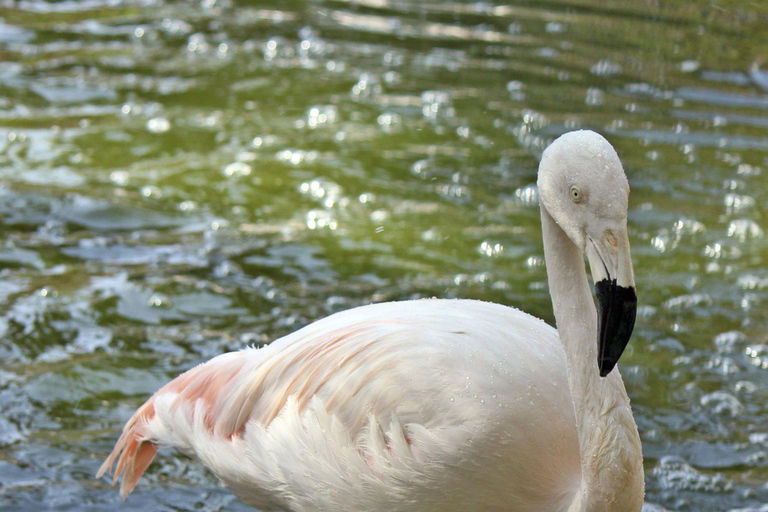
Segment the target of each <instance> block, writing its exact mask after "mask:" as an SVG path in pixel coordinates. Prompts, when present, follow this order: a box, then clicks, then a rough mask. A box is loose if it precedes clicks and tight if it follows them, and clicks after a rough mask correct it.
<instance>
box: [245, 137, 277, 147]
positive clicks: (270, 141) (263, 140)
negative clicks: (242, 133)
mask: <svg viewBox="0 0 768 512" xmlns="http://www.w3.org/2000/svg"><path fill="white" fill-rule="evenodd" d="M276 142H277V137H275V136H274V135H260V136H258V137H254V138H253V140H252V141H251V146H253V147H254V148H256V149H261V148H265V147H268V146H273V145H274V144H275V143H276Z"/></svg>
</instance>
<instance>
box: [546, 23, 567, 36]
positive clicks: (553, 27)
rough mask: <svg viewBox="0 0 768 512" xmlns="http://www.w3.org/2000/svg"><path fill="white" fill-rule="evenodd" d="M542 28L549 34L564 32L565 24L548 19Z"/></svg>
mask: <svg viewBox="0 0 768 512" xmlns="http://www.w3.org/2000/svg"><path fill="white" fill-rule="evenodd" d="M544 30H545V31H547V32H549V33H550V34H559V33H561V32H565V25H563V24H562V23H558V22H557V21H550V22H549V23H547V24H546V25H544Z"/></svg>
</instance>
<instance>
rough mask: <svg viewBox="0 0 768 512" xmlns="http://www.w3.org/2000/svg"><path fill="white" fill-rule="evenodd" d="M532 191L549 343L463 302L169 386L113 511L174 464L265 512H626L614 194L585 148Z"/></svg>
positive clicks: (620, 259) (343, 330)
mask: <svg viewBox="0 0 768 512" xmlns="http://www.w3.org/2000/svg"><path fill="white" fill-rule="evenodd" d="M538 190H539V198H540V208H541V221H542V230H543V240H544V255H545V258H546V264H547V273H548V281H549V289H550V293H551V297H552V303H553V309H554V315H555V319H556V322H557V330H555V329H554V328H552V327H550V326H549V325H547V324H546V323H545V322H543V321H542V320H539V319H537V318H535V317H532V316H530V315H528V314H526V313H523V312H522V311H519V310H517V309H514V308H511V307H507V306H502V305H499V304H493V303H488V302H480V301H474V300H440V299H425V300H414V301H404V302H390V303H383V304H373V305H368V306H363V307H358V308H355V309H351V310H348V311H344V312H340V313H336V314H334V315H331V316H329V317H327V318H325V319H322V320H319V321H317V322H315V323H313V324H310V325H308V326H307V327H304V328H302V329H300V330H298V331H296V332H294V333H293V334H290V335H288V336H285V337H283V338H281V339H278V340H276V341H274V342H272V343H271V344H269V345H267V346H265V347H263V348H259V349H255V348H245V349H243V350H240V351H237V352H231V353H227V354H223V355H220V356H218V357H215V358H213V359H211V360H210V361H208V362H207V363H204V364H201V365H199V366H197V367H195V368H193V369H191V370H189V371H187V372H186V373H184V374H182V375H181V376H179V377H177V378H176V379H175V380H173V381H171V382H170V383H168V384H167V385H166V386H164V387H163V388H161V389H160V390H159V391H158V392H157V393H156V394H155V395H154V396H152V398H150V399H149V400H148V401H147V402H146V403H145V404H144V405H142V406H141V407H140V408H139V409H138V411H137V412H136V413H135V414H134V416H133V417H132V418H131V419H130V420H129V421H128V423H127V424H126V425H125V428H124V429H123V433H122V435H121V436H120V438H119V440H118V441H117V444H116V445H115V448H114V450H113V451H112V453H111V455H109V457H108V458H107V459H106V461H105V462H104V464H103V465H102V466H101V469H100V470H99V472H98V476H99V477H101V476H102V475H103V474H104V473H105V472H107V471H111V472H112V474H113V475H114V477H113V481H112V483H113V485H114V484H115V483H116V482H117V480H118V479H119V477H120V476H122V483H121V485H120V493H121V495H122V497H123V498H125V497H126V496H127V495H128V494H129V493H130V492H131V491H132V490H133V489H134V487H135V486H136V483H137V481H138V480H139V478H140V477H141V475H142V474H143V473H144V471H145V470H146V469H147V467H148V466H149V464H150V463H151V462H152V459H153V458H154V456H155V454H156V452H157V450H158V447H159V446H171V447H174V448H176V449H178V450H180V451H182V452H186V453H188V454H191V455H193V456H195V457H197V458H198V459H199V460H200V461H201V462H202V463H203V464H204V465H205V466H207V467H208V468H209V469H210V470H211V471H212V472H213V473H214V474H215V475H216V476H218V477H219V478H220V479H221V481H222V482H223V483H224V484H225V485H226V486H227V487H229V489H230V490H231V491H232V492H233V493H234V494H236V495H237V496H238V497H240V498H241V499H242V500H243V501H245V502H246V503H248V504H249V505H251V506H253V507H256V508H258V509H260V510H262V511H272V510H283V511H290V512H304V511H307V512H309V511H333V512H359V511H370V512H378V511H388V512H417V511H418V512H437V511H440V512H458V511H462V512H467V511H485V512H488V511H499V512H501V511H505V512H509V511H515V512H526V511H531V512H533V511H536V512H541V511H547V512H550V511H551V512H560V511H563V512H565V511H568V512H625V511H626V512H630V511H631V512H638V511H640V510H641V508H642V506H643V494H644V477H643V465H642V452H641V444H640V438H639V436H638V431H637V426H636V425H635V422H634V419H633V416H632V410H631V408H630V404H629V398H628V397H627V393H626V390H625V388H624V383H623V381H622V378H621V375H620V374H619V371H618V369H615V368H614V366H615V365H616V362H617V361H618V359H619V357H620V356H621V354H622V352H623V350H624V348H625V346H626V344H627V343H628V341H629V338H630V335H631V333H632V330H633V327H634V322H635V314H636V308H637V298H636V294H635V288H634V275H633V269H632V262H631V258H630V249H629V240H628V236H627V203H628V198H629V185H628V183H627V178H626V175H625V174H624V170H623V168H622V165H621V162H620V160H619V157H618V156H617V154H616V151H615V150H614V149H613V147H612V146H611V145H610V143H609V142H608V141H606V140H605V139H604V138H603V137H602V136H600V135H599V134H597V133H594V132H591V131H586V130H582V131H576V132H570V133H566V134H564V135H562V136H561V137H560V138H558V139H557V140H556V141H554V142H553V143H552V144H551V145H550V146H549V147H548V148H547V149H546V150H545V151H544V153H543V155H542V159H541V163H540V166H539V172H538ZM584 254H586V256H587V259H588V261H589V264H590V269H591V273H592V278H593V281H594V283H595V295H596V297H597V308H595V303H594V301H593V297H592V292H591V290H590V287H589V283H588V280H587V274H586V270H585V264H584ZM115 463H116V466H115ZM112 468H114V470H113V469H112Z"/></svg>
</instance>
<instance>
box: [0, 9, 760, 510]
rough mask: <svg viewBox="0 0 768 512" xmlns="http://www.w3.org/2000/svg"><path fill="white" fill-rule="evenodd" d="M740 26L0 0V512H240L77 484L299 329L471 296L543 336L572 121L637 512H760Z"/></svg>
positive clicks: (755, 225)
mask: <svg viewBox="0 0 768 512" xmlns="http://www.w3.org/2000/svg"><path fill="white" fill-rule="evenodd" d="M767 16H768V8H767V7H766V6H765V5H763V4H760V3H755V2H747V1H738V0H734V1H732V2H727V3H724V4H723V5H721V6H720V5H717V4H714V3H708V4H701V5H698V4H695V3H690V4H683V3H682V2H666V3H659V2H645V1H639V0H638V1H629V2H618V1H615V2H597V1H596V0H566V1H563V2H515V3H513V4H510V5H497V4H492V3H479V2H455V3H450V2H415V1H411V2H409V1H390V0H381V1H371V0H346V1H342V0H339V1H314V2H300V1H291V2H287V1H285V0H283V1H280V2H278V1H272V2H260V3H258V4H246V3H240V2H231V1H216V0H203V1H202V2H153V1H143V2H130V1H128V2H120V1H111V0H89V1H87V2H74V1H63V2H50V3H48V2H43V1H39V0H26V1H19V2H10V1H4V2H2V7H0V17H2V22H0V51H2V62H0V226H1V227H2V232H3V237H2V247H0V268H2V270H1V271H0V275H1V277H2V278H1V279H0V361H2V363H0V508H2V509H3V510H5V511H22V510H25V511H26V510H31V509H36V510H67V511H80V510H89V511H114V510H118V509H119V510H208V511H213V510H223V509H226V510H246V509H247V507H245V506H244V505H242V504H241V503H240V502H239V501H237V500H236V499H235V498H233V497H232V496H231V495H230V494H229V493H228V492H227V491H226V490H224V489H222V488H220V487H219V486H218V484H217V483H216V481H215V479H214V478H212V477H211V476H210V475H209V474H208V473H207V472H206V471H205V470H203V469H202V468H201V467H200V466H199V465H196V464H194V463H192V462H191V461H190V460H188V459H186V458H184V457H183V456H181V455H179V454H176V453H164V454H162V455H161V456H160V457H159V458H158V459H157V460H156V463H155V464H154V465H153V467H152V468H151V469H150V471H149V473H148V474H147V477H146V479H145V481H144V482H143V483H142V484H140V485H139V487H138V488H137V490H136V492H135V493H134V494H133V495H131V497H130V498H129V499H128V500H127V501H126V502H125V503H121V502H120V499H119V497H118V494H117V492H116V490H115V489H113V488H110V487H108V486H107V485H106V482H105V481H95V480H94V479H93V475H94V473H95V472H96V469H97V468H98V466H99V464H100V461H101V460H102V458H103V457H104V456H105V455H106V454H107V453H108V451H109V450H110V449H111V446H112V444H113V442H114V441H115V439H116V437H117V433H118V430H119V428H121V426H122V424H123V422H124V421H125V420H126V419H127V418H128V417H129V415H130V413H131V411H132V410H133V409H134V408H135V407H137V406H138V405H139V404H140V403H141V402H142V401H143V400H144V399H145V398H146V397H147V396H148V395H149V394H150V393H152V392H153V391H154V390H155V389H156V388H158V387H159V386H160V385H161V384H163V383H164V382H166V381H167V380H168V379H170V378H172V377H173V376H175V375H177V374H178V373H179V372H181V371H183V370H185V369H187V368H190V367H191V366H193V365H195V364H197V363H199V362H201V361H203V360H206V359H208V358H209V357H211V356H213V355H215V354H218V353H221V352H223V351H226V350H232V349H237V348H239V347H242V346H243V345H245V344H257V345H258V344H263V343H267V342H268V341H269V340H271V339H274V338H275V337H277V336H280V335H282V334H286V333H288V332H290V331H293V330H295V329H297V328H298V327H300V326H303V325H305V324H307V323H309V322H311V321H313V320H315V319H317V318H320V317H323V316H325V315H327V314H329V313H332V312H335V311H338V310H342V309H346V308H350V307H353V306H357V305H360V304H365V303H369V302H372V301H384V300H396V299H408V298H414V297H430V296H440V297H471V298H477V299H484V300H492V301H496V302H502V303H506V304H510V305H514V306H517V307H520V308H522V309H525V310H526V311H528V312H530V313H532V314H535V315H537V316H540V317H543V318H544V319H546V320H547V321H549V322H552V320H553V318H552V313H551V307H550V304H549V297H548V292H547V289H546V286H545V281H546V274H545V269H544V267H543V259H542V258H543V252H542V247H541V235H540V226H539V214H538V207H537V203H536V191H535V188H533V187H532V185H533V183H534V182H535V174H536V167H537V158H538V156H539V155H540V153H541V150H542V148H544V147H545V146H546V144H547V143H548V142H549V141H550V140H551V139H552V138H554V137H555V136H557V135H559V134H560V133H562V132H564V131H567V130H570V129H574V128H579V127H585V128H592V129H596V130H599V131H600V132H602V133H604V134H605V135H606V136H607V137H608V138H609V140H610V141H611V142H612V143H613V144H614V145H615V146H616V149H617V150H618V152H619V154H620V155H621V158H622V160H623V162H624V164H625V168H626V170H627V173H628V176H629V180H630V184H631V186H632V197H631V200H630V238H631V243H632V248H633V256H634V258H635V270H636V274H637V276H636V277H637V285H638V290H639V295H640V302H641V305H640V311H639V317H638V322H637V328H636V334H635V336H634V339H633V342H632V343H631V345H630V347H629V349H628V352H627V353H626V355H625V356H624V358H623V359H622V373H623V375H624V377H625V380H626V382H627V387H628V389H629V392H630V395H631V397H632V403H633V409H634V411H635V418H636V420H637V423H638V425H639V427H640V432H641V436H642V438H643V445H644V450H645V461H646V462H645V463H646V474H647V489H648V495H647V501H648V502H649V503H651V504H653V506H650V505H649V507H648V508H649V510H662V509H666V510H668V511H697V510H702V511H703V510H707V511H720V510H722V511H735V510H739V511H746V510H763V511H764V510H766V503H768V486H766V481H768V335H767V334H766V325H768V308H767V307H766V303H767V302H768V271H767V270H766V261H768V242H767V241H766V240H767V238H766V235H765V230H766V229H768V226H766V223H767V219H768V218H767V217H766V213H765V209H764V208H763V206H762V205H765V204H766V201H768V121H766V119H768V118H767V117H766V110H768V63H765V64H763V60H761V59H763V58H764V56H765V38H764V36H763V29H764V25H765V20H766V17H767ZM761 66H765V67H761ZM654 507H655V508H654ZM761 507H762V508H761Z"/></svg>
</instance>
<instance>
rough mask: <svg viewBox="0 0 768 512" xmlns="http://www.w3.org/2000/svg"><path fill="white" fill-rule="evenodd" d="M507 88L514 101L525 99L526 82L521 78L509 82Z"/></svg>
mask: <svg viewBox="0 0 768 512" xmlns="http://www.w3.org/2000/svg"><path fill="white" fill-rule="evenodd" d="M507 90H508V91H509V96H510V98H511V99H512V100H513V101H523V100H524V99H525V84H524V83H523V82H521V81H520V80H512V81H511V82H507Z"/></svg>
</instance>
